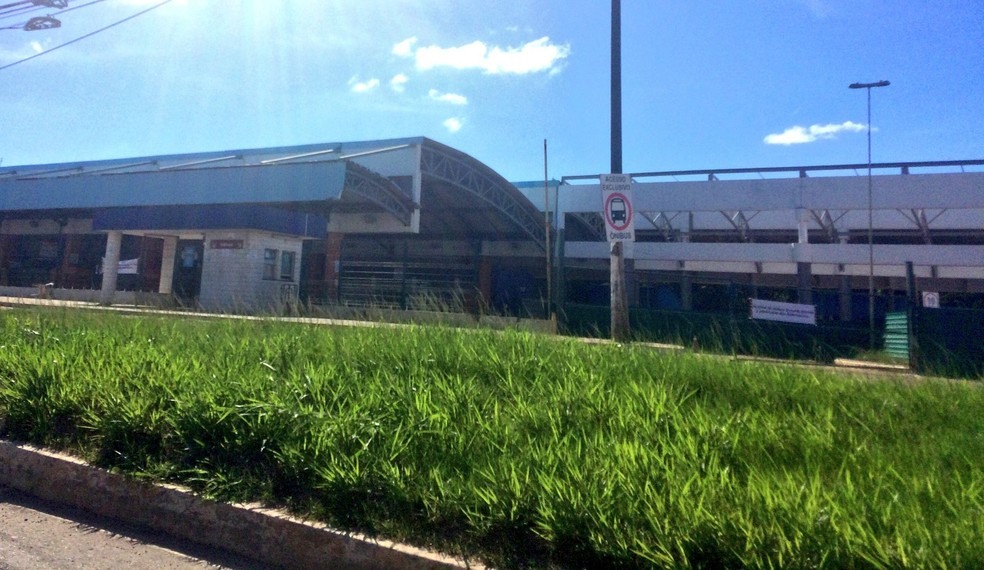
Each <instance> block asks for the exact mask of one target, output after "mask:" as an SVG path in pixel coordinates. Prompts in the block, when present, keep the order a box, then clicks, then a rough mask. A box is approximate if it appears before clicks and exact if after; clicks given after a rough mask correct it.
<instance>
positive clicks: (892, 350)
mask: <svg viewBox="0 0 984 570" xmlns="http://www.w3.org/2000/svg"><path fill="white" fill-rule="evenodd" d="M884 338H885V352H886V353H888V355H889V356H892V357H895V358H902V359H905V360H908V359H909V314H908V313H907V312H905V311H900V312H895V313H887V314H886V315H885V337H884Z"/></svg>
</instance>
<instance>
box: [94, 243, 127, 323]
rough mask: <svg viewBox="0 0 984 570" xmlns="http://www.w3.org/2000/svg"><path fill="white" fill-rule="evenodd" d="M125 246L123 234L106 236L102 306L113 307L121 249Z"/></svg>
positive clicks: (100, 298)
mask: <svg viewBox="0 0 984 570" xmlns="http://www.w3.org/2000/svg"><path fill="white" fill-rule="evenodd" d="M122 245H123V232H121V231H112V232H109V233H108V234H106V254H105V255H104V256H103V266H102V271H103V277H102V290H101V291H100V293H99V304H100V305H106V306H108V305H112V304H113V294H114V293H116V277H117V275H118V274H117V271H118V270H119V266H120V247H121V246H122Z"/></svg>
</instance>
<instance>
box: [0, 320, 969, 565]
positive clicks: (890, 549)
mask: <svg viewBox="0 0 984 570" xmlns="http://www.w3.org/2000/svg"><path fill="white" fill-rule="evenodd" d="M0 420H2V421H0V424H2V425H4V426H5V427H3V428H0V429H3V430H5V434H4V435H5V436H6V437H8V438H13V439H17V440H23V441H30V442H33V443H35V444H40V445H47V446H52V447H56V448H61V449H68V450H71V451H74V452H76V453H78V454H80V455H82V456H83V457H85V458H87V459H89V460H90V461H93V462H95V463H97V464H100V465H102V466H106V467H111V468H116V469H119V470H122V471H126V472H129V473H132V474H134V475H135V476H139V477H146V478H149V479H154V480H160V481H170V482H180V483H184V484H187V485H190V486H191V487H192V488H194V489H196V490H197V491H199V492H201V493H203V494H205V495H207V496H210V497H214V498H218V499H222V500H262V501H266V502H269V503H273V504H281V505H287V506H289V507H290V508H292V509H294V510H296V511H298V512H302V513H306V514H309V515H312V516H316V517H317V518H319V519H321V520H324V521H325V522H328V523H330V524H332V525H334V526H336V527H339V528H342V529H346V530H359V531H363V532H367V533H369V534H373V535H380V536H384V537H388V538H392V539H397V540H406V541H409V542H413V543H416V544H421V545H430V546H436V547H438V548H440V549H443V550H445V551H448V552H451V553H454V554H459V555H466V556H469V557H471V558H472V559H482V560H486V561H489V562H491V563H493V564H495V565H497V566H501V567H530V566H533V567H628V568H632V567H679V568H688V567H692V568H716V567H729V568H731V567H753V568H761V567H773V568H851V567H854V568H905V567H910V568H929V567H932V568H974V567H984V541H982V540H981V537H982V536H984V467H982V466H981V465H982V464H981V461H980V458H981V457H984V390H982V389H981V388H980V386H979V385H978V384H971V383H958V382H928V381H927V382H920V383H912V382H908V381H901V380H889V381H867V380H859V379H852V378H849V377H837V376H835V375H833V374H831V373H826V372H819V371H816V370H810V369H800V368H794V367H783V366H778V365H772V364H766V363H761V362H744V361H735V360H729V359H720V358H715V357H708V356H700V355H693V354H685V353H684V354H670V353H659V352H653V351H650V350H646V349H643V348H638V347H633V346H618V345H599V346H586V345H583V344H581V343H579V342H577V341H573V340H557V339H553V338H549V337H544V336H537V335H532V334H525V333H518V332H507V333H493V332H484V331H470V332H461V331H454V330H450V329H443V328H425V327H413V328H401V329H388V328H387V329H383V328H379V329H369V328H365V329H363V328H327V327H316V326H305V325H297V324H287V323H277V322H268V321H240V322H233V321H207V320H194V319H184V320H178V319H169V318H164V317H160V318H158V317H121V316H113V315H92V314H85V313H73V312H57V311H54V312H45V311H37V312H33V311H5V312H3V313H0Z"/></svg>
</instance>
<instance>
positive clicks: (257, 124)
mask: <svg viewBox="0 0 984 570" xmlns="http://www.w3.org/2000/svg"><path fill="white" fill-rule="evenodd" d="M14 1H15V0H0V5H6V4H10V3H13V2H14ZM88 1H91V0H84V1H69V2H68V6H69V7H70V8H74V9H73V10H71V11H69V12H66V13H64V14H60V15H57V16H55V17H56V18H57V19H59V20H60V21H61V27H60V28H57V29H50V30H41V31H30V32H29V31H24V30H22V29H4V30H0V67H3V66H5V65H9V64H11V63H14V62H16V61H18V60H20V59H22V58H25V57H28V56H31V55H34V54H36V53H41V52H44V51H47V50H51V48H53V47H55V46H58V45H59V44H62V43H64V42H66V41H69V40H72V39H74V38H77V37H79V36H82V35H84V34H88V33H90V32H93V31H95V30H98V29H99V28H102V27H104V26H107V25H109V24H112V23H113V22H117V21H119V20H121V19H123V18H126V17H128V16H131V15H133V14H135V13H137V12H140V11H141V10H145V9H147V8H149V7H151V6H154V5H156V4H159V3H160V1H161V0H104V1H101V2H97V3H94V4H92V5H89V6H83V4H86V3H87V2H88ZM57 11H58V10H57V9H53V8H51V9H45V10H41V11H36V12H31V13H30V15H29V16H37V15H44V14H54V13H55V12H57ZM0 12H2V10H0ZM610 16H611V5H610V2H609V1H607V0H564V1H560V0H528V1H519V0H515V1H510V0H502V1H498V2H495V1H493V2H488V1H486V2H471V1H460V0H417V1H402V0H282V1H273V0H172V1H171V2H169V3H167V4H165V5H163V6H160V7H159V8H156V9H154V10H151V11H150V12H148V13H146V14H144V15H142V16H139V17H137V18H134V19H132V20H130V21H128V22H125V23H122V24H120V25H118V26H116V27H113V28H111V29H108V30H106V31H104V32H100V33H97V34H95V35H93V36H92V37H89V38H87V39H84V40H82V41H79V42H77V43H75V44H73V45H69V46H67V47H64V48H61V49H57V50H55V51H51V52H50V53H46V54H45V55H43V56H40V57H37V58H35V59H33V60H30V61H27V62H24V63H20V64H17V65H13V66H10V67H7V68H6V69H0V157H2V160H3V163H2V164H3V166H12V165H17V164H37V163H49V162H64V161H76V160H90V159H102V158H122V157H131V156H143V155H154V154H170V153H184V152H199V151H211V150H225V149H235V148H253V147H266V146H282V145H294V144H307V143H317V142H335V141H348V140H366V139H381V138H394V137H406V136H418V135H423V136H427V137H430V138H433V139H436V140H438V141H440V142H443V143H445V144H448V145H451V146H453V147H455V148H458V149H460V150H462V151H464V152H467V153H468V154H471V155H472V156H474V157H475V158H477V159H479V160H481V161H483V162H485V163H486V164H488V165H490V166H491V167H493V168H494V169H496V170H497V171H499V172H500V173H501V174H503V175H504V176H505V177H506V178H508V179H510V180H531V179H539V178H542V176H543V140H544V139H547V140H548V141H549V173H550V176H551V177H557V178H559V177H560V176H562V175H573V174H591V173H600V172H606V171H608V170H609V141H610V137H609V45H610V44H609V42H610V37H609V36H610ZM0 18H2V19H0V27H5V26H14V25H17V24H22V23H23V22H24V21H26V20H27V17H25V16H16V17H10V16H0ZM622 23H623V32H622V46H623V48H622V54H623V56H622V57H623V64H622V66H623V76H622V82H623V103H622V105H623V123H624V127H623V128H624V131H623V145H624V151H623V155H624V158H623V169H624V170H625V171H626V172H640V171H656V170H679V169H698V168H708V169H710V168H743V167H765V166H805V165H819V164H832V163H860V162H864V161H865V160H866V149H867V146H866V138H865V125H866V99H865V94H864V91H863V90H861V91H855V90H849V89H848V88H847V86H848V85H849V84H850V83H853V82H873V81H878V80H882V79H887V80H889V81H891V83H892V84H891V85H890V86H889V87H886V88H881V89H875V90H873V92H872V109H873V111H872V113H873V116H872V124H873V130H872V133H873V137H874V141H873V154H874V156H873V159H874V161H875V162H886V161H892V162H895V161H924V160H958V159H981V158H984V2H982V1H981V0H934V1H929V0H922V1H909V0H891V1H890V0H734V1H728V0H713V1H711V0H690V1H683V0H674V1H664V0H623V1H622Z"/></svg>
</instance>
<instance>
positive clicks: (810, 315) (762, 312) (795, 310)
mask: <svg viewBox="0 0 984 570" xmlns="http://www.w3.org/2000/svg"><path fill="white" fill-rule="evenodd" d="M752 318H753V319H761V320H764V321H782V322H784V323H797V324H801V325H815V324H817V308H816V307H815V306H813V305H801V304H799V303H780V302H778V301H763V300H762V299H752Z"/></svg>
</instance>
